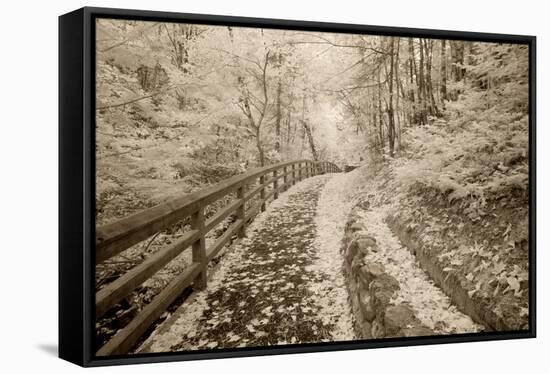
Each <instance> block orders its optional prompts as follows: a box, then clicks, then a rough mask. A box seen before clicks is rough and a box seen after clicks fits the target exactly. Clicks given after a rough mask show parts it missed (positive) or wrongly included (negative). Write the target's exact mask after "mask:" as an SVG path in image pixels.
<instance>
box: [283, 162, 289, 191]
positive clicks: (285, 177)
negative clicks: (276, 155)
mask: <svg viewBox="0 0 550 374" xmlns="http://www.w3.org/2000/svg"><path fill="white" fill-rule="evenodd" d="M283 173H285V175H284V177H283V183H284V184H285V186H284V188H283V191H286V190H288V184H287V183H288V178H287V175H286V173H287V168H286V166H285V167H284V168H283Z"/></svg>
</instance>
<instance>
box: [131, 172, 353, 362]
mask: <svg viewBox="0 0 550 374" xmlns="http://www.w3.org/2000/svg"><path fill="white" fill-rule="evenodd" d="M333 176H334V175H322V176H317V177H313V178H309V179H306V180H305V181H303V182H301V183H299V184H297V185H296V186H293V187H292V188H291V189H289V191H287V192H286V193H284V194H282V195H281V196H280V198H279V199H278V200H276V201H275V202H273V203H271V204H270V205H269V206H268V210H267V211H266V212H264V213H263V214H261V215H259V216H258V217H257V218H256V220H255V221H254V222H253V223H252V224H251V226H250V227H249V228H248V229H247V237H246V238H244V239H242V240H240V241H239V242H236V243H235V244H233V245H232V246H231V249H230V250H226V253H225V254H224V257H223V258H222V260H221V262H220V264H219V266H218V268H217V269H216V271H215V272H213V274H211V275H210V277H209V283H208V287H207V289H206V290H204V291H200V292H196V293H195V295H194V296H193V297H192V299H190V300H188V301H187V302H186V303H184V304H183V305H182V307H180V308H179V309H178V311H177V312H176V314H175V315H174V316H172V318H169V319H168V320H167V321H166V322H165V323H164V324H163V325H161V326H160V327H159V328H158V329H157V331H156V332H154V333H153V335H152V336H151V337H150V338H149V339H148V340H147V341H146V342H145V343H144V344H143V345H142V346H141V348H140V349H138V351H139V352H141V353H143V352H166V351H187V350H200V349H219V348H231V347H244V346H246V347H253V346H268V345H276V344H280V345H284V344H298V343H313V342H323V341H335V340H352V339H353V338H354V336H353V323H352V316H351V311H350V307H349V303H348V296H347V290H346V286H345V281H344V276H343V274H342V271H341V267H340V266H337V267H336V269H335V268H334V266H323V264H326V263H327V261H330V262H331V263H335V264H340V265H341V264H342V263H343V260H342V257H341V254H340V251H339V250H340V248H339V243H340V239H337V240H334V241H333V245H331V246H329V247H327V246H326V245H323V242H326V240H325V239H326V237H327V234H328V235H329V236H330V234H331V233H330V232H327V230H329V231H330V230H331V228H330V227H326V225H325V226H323V227H321V228H319V227H318V226H320V221H319V220H318V219H316V214H317V211H318V201H319V197H320V195H321V193H322V191H323V188H324V186H325V184H326V183H327V181H329V180H330V179H331V178H333ZM324 209H325V211H326V207H324ZM340 229H341V228H337V230H336V231H337V232H335V235H341V230H340ZM320 231H322V232H320ZM323 238H324V239H323ZM320 239H323V240H320Z"/></svg>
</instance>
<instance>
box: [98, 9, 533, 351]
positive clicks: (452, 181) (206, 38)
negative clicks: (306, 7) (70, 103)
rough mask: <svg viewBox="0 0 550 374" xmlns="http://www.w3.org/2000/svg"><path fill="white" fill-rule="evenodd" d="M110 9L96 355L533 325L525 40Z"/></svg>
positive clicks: (102, 29) (101, 46)
mask: <svg viewBox="0 0 550 374" xmlns="http://www.w3.org/2000/svg"><path fill="white" fill-rule="evenodd" d="M94 22H95V24H94V26H93V27H94V30H95V41H94V42H95V61H94V63H95V113H94V118H95V253H94V255H95V266H94V269H95V273H94V279H95V290H94V293H95V296H94V305H95V310H94V315H95V320H94V327H95V336H94V341H93V350H94V352H95V353H96V356H97V357H109V356H121V355H145V354H152V353H155V354H156V353H168V352H200V351H209V352H220V351H223V350H227V349H233V350H236V349H250V348H258V347H260V348H277V347H292V346H298V345H305V344H310V345H311V344H319V345H322V344H328V343H337V342H364V341H374V342H383V341H385V340H386V341H387V339H392V338H393V339H395V338H400V339H404V340H406V339H412V338H418V337H431V336H441V337H445V336H460V335H464V336H474V335H475V336H477V335H483V334H486V333H495V332H518V331H528V330H530V328H531V327H532V326H530V317H531V313H530V312H531V311H530V308H529V306H530V305H531V301H532V300H530V291H531V290H530V278H529V272H530V269H529V267H530V261H531V259H530V256H529V253H530V215H531V213H532V212H530V204H529V202H530V183H529V180H530V179H529V177H530V168H529V166H530V163H529V160H530V138H529V131H530V120H531V118H530V115H531V114H530V95H529V93H530V71H529V66H530V50H529V44H527V43H497V42H494V41H491V42H484V41H472V40H459V39H444V38H423V37H420V38H419V37H411V36H393V35H392V36H387V35H376V34H372V33H371V34H365V33H363V34H359V33H352V32H348V33H336V32H321V31H302V30H297V29H296V30H292V29H283V28H260V27H242V26H239V27H238V26H233V25H229V23H228V26H223V25H220V24H217V25H213V24H205V23H202V24H200V23H195V24H193V23H174V22H165V21H158V22H157V21H144V20H132V19H116V18H101V17H99V18H96V19H94Z"/></svg>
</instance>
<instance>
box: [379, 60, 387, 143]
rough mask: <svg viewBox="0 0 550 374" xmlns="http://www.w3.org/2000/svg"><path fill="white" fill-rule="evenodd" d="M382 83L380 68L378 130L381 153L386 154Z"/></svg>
mask: <svg viewBox="0 0 550 374" xmlns="http://www.w3.org/2000/svg"><path fill="white" fill-rule="evenodd" d="M381 91H382V85H381V83H380V69H378V131H379V136H380V153H382V154H384V143H385V142H384V123H383V118H382V116H383V115H384V114H383V111H382V92H381Z"/></svg>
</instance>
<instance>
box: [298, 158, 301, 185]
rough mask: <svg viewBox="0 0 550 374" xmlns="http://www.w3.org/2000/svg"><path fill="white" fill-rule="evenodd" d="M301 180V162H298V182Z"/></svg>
mask: <svg viewBox="0 0 550 374" xmlns="http://www.w3.org/2000/svg"><path fill="white" fill-rule="evenodd" d="M301 181H302V163H301V162H299V163H298V182H301Z"/></svg>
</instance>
